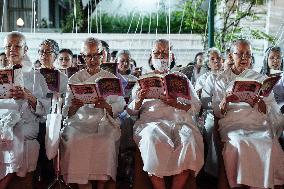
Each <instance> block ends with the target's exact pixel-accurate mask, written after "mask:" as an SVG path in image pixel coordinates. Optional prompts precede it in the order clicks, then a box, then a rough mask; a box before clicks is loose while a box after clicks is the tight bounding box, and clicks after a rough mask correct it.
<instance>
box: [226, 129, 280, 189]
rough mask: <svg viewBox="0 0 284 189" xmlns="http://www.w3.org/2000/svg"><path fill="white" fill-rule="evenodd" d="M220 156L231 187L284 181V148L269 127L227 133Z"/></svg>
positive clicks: (261, 185) (254, 185)
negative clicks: (261, 129)
mask: <svg viewBox="0 0 284 189" xmlns="http://www.w3.org/2000/svg"><path fill="white" fill-rule="evenodd" d="M228 138H229V140H228V141H227V142H226V143H225V146H224V149H223V158H224V163H225V169H226V173H227V177H228V181H229V184H230V186H231V187H237V186H239V185H241V184H243V185H247V186H251V187H257V188H271V187H273V186H274V185H282V184H284V152H283V150H282V149H281V146H280V144H279V142H278V140H277V138H274V139H273V138H271V135H270V133H269V131H245V130H236V131H231V132H229V133H228Z"/></svg>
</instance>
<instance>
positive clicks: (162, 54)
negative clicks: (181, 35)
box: [152, 51, 169, 58]
mask: <svg viewBox="0 0 284 189" xmlns="http://www.w3.org/2000/svg"><path fill="white" fill-rule="evenodd" d="M152 53H153V55H154V57H155V58H158V57H159V56H162V57H163V58H164V57H168V56H169V52H168V51H153V52H152Z"/></svg>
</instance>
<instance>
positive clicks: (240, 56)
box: [234, 53, 252, 58]
mask: <svg viewBox="0 0 284 189" xmlns="http://www.w3.org/2000/svg"><path fill="white" fill-rule="evenodd" d="M234 55H236V56H237V57H238V58H251V57H252V54H250V53H234Z"/></svg>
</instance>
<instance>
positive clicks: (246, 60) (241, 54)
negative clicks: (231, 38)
mask: <svg viewBox="0 0 284 189" xmlns="http://www.w3.org/2000/svg"><path fill="white" fill-rule="evenodd" d="M232 58H233V60H234V65H233V68H234V69H236V70H237V71H238V72H239V73H241V72H243V71H244V70H246V69H248V68H250V66H251V59H252V54H251V48H250V45H249V44H247V43H238V44H237V45H236V46H235V48H234V49H233V52H232Z"/></svg>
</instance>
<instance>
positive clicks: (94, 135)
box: [61, 37, 126, 189]
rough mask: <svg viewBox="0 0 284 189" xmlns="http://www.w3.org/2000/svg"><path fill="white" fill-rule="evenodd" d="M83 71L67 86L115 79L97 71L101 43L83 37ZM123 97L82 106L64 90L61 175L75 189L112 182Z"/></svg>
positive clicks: (100, 58) (123, 103) (100, 55)
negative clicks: (77, 185)
mask: <svg viewBox="0 0 284 189" xmlns="http://www.w3.org/2000/svg"><path fill="white" fill-rule="evenodd" d="M82 54H83V57H84V59H85V61H86V65H87V68H86V69H84V70H81V71H79V72H77V73H75V74H74V75H73V76H71V77H70V79H69V84H83V83H94V82H95V81H96V80H97V79H98V78H104V77H108V78H115V75H113V74H111V73H110V72H107V71H104V70H101V69H100V64H101V61H102V44H101V41H100V40H98V39H95V38H91V37H90V38H87V39H86V40H85V41H84V42H83V45H82ZM125 105H126V104H125V101H124V97H123V96H117V95H111V96H108V97H107V98H106V99H98V100H97V101H96V102H95V104H83V102H82V101H80V100H79V99H76V98H74V96H73V94H72V92H71V91H70V90H68V92H67V95H66V99H65V105H64V107H63V114H64V115H65V116H66V117H67V119H66V120H65V128H64V129H63V133H62V146H63V155H62V161H61V165H62V174H63V176H64V179H65V181H66V182H67V183H78V184H79V188H91V184H90V182H89V181H90V180H97V181H98V187H97V188H98V189H103V188H104V185H105V184H104V183H105V182H106V181H107V180H109V179H112V180H115V179H116V169H117V155H118V144H119V139H120V128H119V124H120V122H119V119H118V114H119V113H121V112H122V111H123V110H124V107H125Z"/></svg>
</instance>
